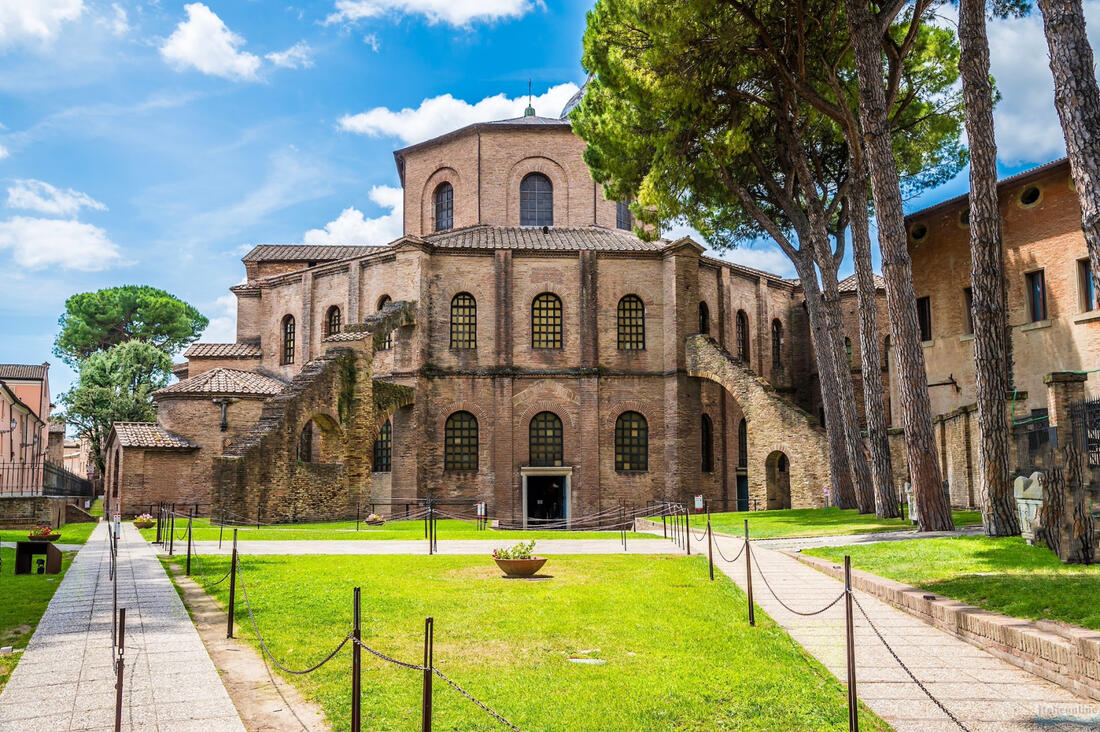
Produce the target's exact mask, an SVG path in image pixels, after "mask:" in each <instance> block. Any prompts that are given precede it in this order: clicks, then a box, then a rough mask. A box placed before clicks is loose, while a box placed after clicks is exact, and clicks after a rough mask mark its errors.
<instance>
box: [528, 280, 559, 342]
mask: <svg viewBox="0 0 1100 732" xmlns="http://www.w3.org/2000/svg"><path fill="white" fill-rule="evenodd" d="M561 310H562V308H561V298H559V297H558V296H557V295H555V294H554V293H552V292H544V293H542V294H541V295H539V296H537V297H536V298H535V299H534V301H532V303H531V348H561V331H562V329H561Z"/></svg>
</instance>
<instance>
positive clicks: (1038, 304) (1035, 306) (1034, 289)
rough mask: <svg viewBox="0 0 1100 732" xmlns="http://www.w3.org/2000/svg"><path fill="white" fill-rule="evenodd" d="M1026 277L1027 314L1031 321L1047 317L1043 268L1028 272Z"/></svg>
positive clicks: (1036, 321) (1045, 284)
mask: <svg viewBox="0 0 1100 732" xmlns="http://www.w3.org/2000/svg"><path fill="white" fill-rule="evenodd" d="M1025 277H1026V278H1027V315H1028V318H1030V319H1031V322H1032V323H1038V322H1039V321H1041V320H1046V319H1047V283H1046V275H1045V274H1044V273H1043V270H1041V269H1037V270H1035V271H1034V272H1028V273H1027V274H1026V275H1025Z"/></svg>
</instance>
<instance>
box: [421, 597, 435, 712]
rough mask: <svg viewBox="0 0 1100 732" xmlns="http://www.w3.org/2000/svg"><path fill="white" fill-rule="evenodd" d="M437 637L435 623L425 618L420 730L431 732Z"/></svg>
mask: <svg viewBox="0 0 1100 732" xmlns="http://www.w3.org/2000/svg"><path fill="white" fill-rule="evenodd" d="M434 635H435V621H434V620H432V618H424V691H423V694H422V696H421V708H420V719H421V723H420V729H421V730H422V732H431V729H432V653H433V650H434V649H433V647H432V646H433V645H434V638H433V636H434Z"/></svg>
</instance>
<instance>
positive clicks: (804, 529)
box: [691, 508, 982, 539]
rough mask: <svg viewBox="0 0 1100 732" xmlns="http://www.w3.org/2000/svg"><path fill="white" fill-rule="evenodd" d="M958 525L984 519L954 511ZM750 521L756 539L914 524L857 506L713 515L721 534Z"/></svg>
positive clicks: (702, 521)
mask: <svg viewBox="0 0 1100 732" xmlns="http://www.w3.org/2000/svg"><path fill="white" fill-rule="evenodd" d="M952 513H953V515H954V517H955V527H956V528H958V527H961V526H973V525H974V524H980V523H981V522H982V516H981V514H980V513H978V512H977V511H953V512H952ZM745 519H748V520H749V535H750V536H751V537H752V538H754V539H775V538H796V537H800V536H836V535H840V534H869V533H874V532H877V531H902V530H905V529H912V528H914V527H913V524H912V523H910V522H909V520H908V518H906V520H904V521H903V520H901V519H880V518H878V517H876V516H875V515H874V514H860V513H859V512H858V511H856V510H855V509H850V510H844V511H842V510H840V509H838V508H829V509H824V508H795V509H785V510H782V511H734V512H730V513H714V514H711V525H712V526H713V527H714V530H715V531H716V532H719V533H726V534H736V535H737V536H741V535H743V534H744V533H745ZM691 525H692V526H694V527H696V528H699V529H703V528H706V525H707V517H706V514H693V515H692V517H691Z"/></svg>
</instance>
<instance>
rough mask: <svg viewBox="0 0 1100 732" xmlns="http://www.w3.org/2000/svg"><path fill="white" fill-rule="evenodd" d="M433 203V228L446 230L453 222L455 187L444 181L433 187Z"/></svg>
mask: <svg viewBox="0 0 1100 732" xmlns="http://www.w3.org/2000/svg"><path fill="white" fill-rule="evenodd" d="M432 198H433V203H434V205H435V230H436V231H446V230H447V229H450V228H453V227H454V224H455V219H454V214H455V189H454V187H453V186H451V184H450V183H448V182H446V181H444V182H442V183H440V184H439V185H437V186H436V187H435V194H434V195H433V196H432Z"/></svg>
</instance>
